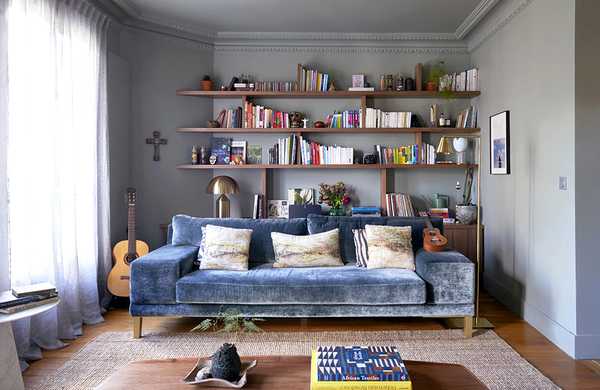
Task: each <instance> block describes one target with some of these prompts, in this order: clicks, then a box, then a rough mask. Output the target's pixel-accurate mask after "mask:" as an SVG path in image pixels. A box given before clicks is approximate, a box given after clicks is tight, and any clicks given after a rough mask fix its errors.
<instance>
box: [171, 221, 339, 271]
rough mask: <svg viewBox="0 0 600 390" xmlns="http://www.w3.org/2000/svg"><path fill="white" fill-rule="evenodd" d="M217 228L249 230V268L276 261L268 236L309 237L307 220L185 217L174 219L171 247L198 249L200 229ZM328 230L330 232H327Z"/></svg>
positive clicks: (200, 237) (200, 235)
mask: <svg viewBox="0 0 600 390" xmlns="http://www.w3.org/2000/svg"><path fill="white" fill-rule="evenodd" d="M206 225H216V226H225V227H230V228H237V229H252V238H251V240H250V258H249V261H250V264H262V263H269V262H270V263H272V262H274V261H275V253H274V252H273V243H272V242H271V232H279V233H285V234H294V235H304V234H308V230H307V228H306V219H304V218H298V219H249V218H224V219H219V218H196V217H189V216H187V215H176V216H174V217H173V221H172V226H173V238H172V244H173V245H195V246H197V247H199V246H200V242H201V241H202V230H201V228H202V226H206ZM329 230H331V229H329Z"/></svg>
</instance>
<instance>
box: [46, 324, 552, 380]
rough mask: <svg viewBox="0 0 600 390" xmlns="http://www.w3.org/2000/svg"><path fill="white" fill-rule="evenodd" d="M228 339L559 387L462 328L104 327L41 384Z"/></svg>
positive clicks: (96, 376) (498, 344)
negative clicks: (341, 351) (349, 350)
mask: <svg viewBox="0 0 600 390" xmlns="http://www.w3.org/2000/svg"><path fill="white" fill-rule="evenodd" d="M224 342H235V344H236V345H237V349H238V351H239V353H240V355H305V356H309V355H310V352H311V349H314V348H315V347H316V346H317V345H336V344H341V345H348V344H354V345H368V344H371V345H396V346H397V347H398V348H399V349H400V351H401V355H402V357H403V358H404V359H406V360H422V361H431V362H445V363H458V364H462V365H463V366H465V367H467V368H468V369H469V370H471V372H472V373H473V374H474V375H475V376H477V377H478V378H479V379H480V380H481V381H482V382H483V383H484V384H486V385H487V386H488V387H489V388H490V389H558V387H557V386H556V385H555V384H554V383H552V382H551V381H550V380H549V379H548V378H546V377H545V376H544V375H543V374H542V373H541V372H539V371H538V370H537V369H536V368H535V367H533V366H532V365H531V364H529V363H528V362H527V361H526V360H525V359H523V358H522V357H521V356H520V355H519V354H518V353H517V352H516V351H515V350H514V349H512V348H511V347H510V346H509V345H508V344H507V343H506V342H505V341H504V340H502V339H501V338H500V337H498V335H497V334H496V333H494V332H493V331H486V332H483V333H479V334H478V335H477V336H475V337H473V338H471V339H464V338H463V336H462V332H461V331H460V330H420V331H378V332H367V331H365V332H285V333H284V332H265V333H258V334H240V335H234V336H230V335H227V334H221V333H150V334H147V335H145V336H144V337H143V338H141V339H137V340H134V339H132V338H131V333H130V332H109V333H104V334H102V335H100V336H98V337H96V338H95V339H94V340H92V341H91V342H90V343H88V344H87V345H86V346H85V347H83V348H82V349H81V351H79V352H78V353H76V354H75V355H74V356H73V358H72V359H70V360H69V361H68V362H66V363H65V364H64V366H62V367H61V368H59V369H58V370H57V371H56V372H55V373H54V374H53V375H52V376H50V377H48V378H47V380H46V381H45V383H44V384H41V385H40V386H38V387H37V389H40V390H41V389H45V390H52V389H93V388H94V387H96V386H98V385H99V384H100V383H101V382H102V381H103V380H105V379H106V378H107V377H109V376H110V375H111V374H112V373H114V372H115V371H116V370H117V369H119V368H120V367H123V366H124V365H125V364H127V363H129V362H131V361H135V360H145V359H164V358H172V357H197V356H208V355H210V354H211V353H212V352H214V351H215V350H216V349H217V348H218V347H219V346H220V345H221V344H222V343H224Z"/></svg>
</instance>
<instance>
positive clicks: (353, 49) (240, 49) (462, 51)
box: [215, 45, 468, 55]
mask: <svg viewBox="0 0 600 390" xmlns="http://www.w3.org/2000/svg"><path fill="white" fill-rule="evenodd" d="M248 52H265V53H290V52H291V53H293V52H295V53H320V54H336V55H339V54H356V53H377V54H443V55H466V54H468V51H467V48H466V47H422V46H421V47H409V46H404V47H400V46H399V47H383V46H382V47H374V46H346V47H342V46H337V45H335V46H314V45H312V46H281V45H277V46H276V45H266V46H248V45H235V46H220V45H216V46H215V53H216V54H225V53H232V54H236V53H248Z"/></svg>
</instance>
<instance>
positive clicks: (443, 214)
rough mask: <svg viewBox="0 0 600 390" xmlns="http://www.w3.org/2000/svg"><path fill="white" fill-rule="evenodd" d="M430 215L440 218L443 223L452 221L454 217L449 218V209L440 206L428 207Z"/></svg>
mask: <svg viewBox="0 0 600 390" xmlns="http://www.w3.org/2000/svg"><path fill="white" fill-rule="evenodd" d="M429 216H430V217H437V218H442V220H443V221H444V223H454V221H455V220H454V218H450V211H449V210H448V208H447V207H442V208H430V209H429Z"/></svg>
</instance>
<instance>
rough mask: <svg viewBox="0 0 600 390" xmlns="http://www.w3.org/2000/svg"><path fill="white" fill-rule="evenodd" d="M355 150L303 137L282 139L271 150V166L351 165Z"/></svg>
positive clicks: (291, 136) (292, 136)
mask: <svg viewBox="0 0 600 390" xmlns="http://www.w3.org/2000/svg"><path fill="white" fill-rule="evenodd" d="M353 161H354V148H347V147H344V146H337V145H321V144H319V143H317V142H313V141H309V140H307V139H305V138H304V137H302V136H296V135H290V136H288V137H285V138H280V139H278V140H277V143H276V144H275V145H273V147H272V148H270V149H269V164H280V165H298V164H301V165H350V164H353Z"/></svg>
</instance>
